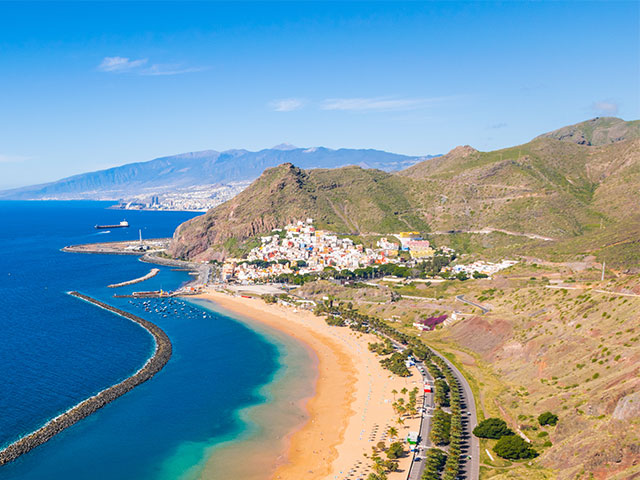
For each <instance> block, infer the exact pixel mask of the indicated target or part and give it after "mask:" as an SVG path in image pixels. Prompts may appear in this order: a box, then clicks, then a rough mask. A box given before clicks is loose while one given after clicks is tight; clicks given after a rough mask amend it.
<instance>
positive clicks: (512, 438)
mask: <svg viewBox="0 0 640 480" xmlns="http://www.w3.org/2000/svg"><path fill="white" fill-rule="evenodd" d="M493 451H494V452H496V453H497V454H498V456H500V457H502V458H507V459H509V460H520V459H523V458H534V457H537V456H538V452H536V451H535V450H534V449H533V448H531V447H530V446H529V444H528V443H527V442H525V441H524V440H523V439H522V437H519V436H518V435H507V436H504V437H502V438H501V439H500V440H498V442H497V443H496V444H495V446H494V447H493Z"/></svg>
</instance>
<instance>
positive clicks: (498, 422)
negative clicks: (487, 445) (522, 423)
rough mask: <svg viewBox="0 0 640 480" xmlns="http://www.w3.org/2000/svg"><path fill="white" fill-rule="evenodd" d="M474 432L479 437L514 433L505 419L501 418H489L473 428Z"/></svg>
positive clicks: (497, 436) (500, 436)
mask: <svg viewBox="0 0 640 480" xmlns="http://www.w3.org/2000/svg"><path fill="white" fill-rule="evenodd" d="M473 434H474V435H475V436H476V437H479V438H502V437H504V436H505V435H513V432H512V431H511V429H510V428H509V427H507V424H506V422H505V421H504V420H502V419H500V418H487V419H486V420H483V421H482V422H480V423H479V424H478V426H477V427H476V428H474V429H473Z"/></svg>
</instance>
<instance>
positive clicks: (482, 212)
mask: <svg viewBox="0 0 640 480" xmlns="http://www.w3.org/2000/svg"><path fill="white" fill-rule="evenodd" d="M600 120H604V119H600ZM609 120H610V119H609ZM614 120H615V119H614ZM585 123H589V122H585ZM600 123H602V121H601V122H600ZM614 123H615V124H616V125H617V123H616V122H614ZM624 123H625V125H627V124H628V125H631V126H633V125H635V124H636V123H637V122H624ZM579 125H582V124H579ZM574 127H575V126H574ZM630 128H631V127H630ZM593 132H600V130H598V129H595V130H593ZM593 132H592V133H593ZM552 133H553V132H552ZM594 134H595V133H594ZM638 198H640V139H635V140H633V139H629V140H620V141H617V142H614V143H607V144H605V145H601V146H589V145H580V144H577V143H574V142H572V141H564V140H558V139H556V138H551V136H540V137H537V138H536V139H534V140H532V141H531V142H529V143H526V144H524V145H518V146H515V147H510V148H505V149H502V150H496V151H493V152H479V151H477V150H475V149H473V148H471V147H468V146H465V147H458V148H456V149H454V150H452V151H451V152H449V153H448V154H447V155H444V156H441V157H438V158H435V159H429V160H426V161H423V162H421V163H418V164H416V165H414V166H412V167H410V168H408V169H406V170H403V171H401V172H398V173H397V174H389V173H385V172H382V171H379V170H368V169H362V168H359V167H345V168H340V169H317V170H308V171H305V170H301V169H299V168H297V167H294V166H293V165H291V164H284V165H281V166H279V167H276V168H272V169H268V170H266V171H265V172H264V174H263V175H262V176H261V177H260V178H259V179H258V180H256V181H255V182H254V183H253V184H252V185H251V186H250V187H249V188H248V189H247V190H245V191H244V192H242V193H241V194H240V195H238V196H237V197H235V198H234V199H232V200H231V201H229V202H227V203H225V204H223V205H220V206H219V207H216V208H215V209H213V210H211V211H210V212H208V213H207V214H206V215H204V216H202V217H198V218H196V219H193V220H191V221H190V222H187V223H186V224H184V225H183V226H181V227H179V229H178V230H177V231H176V234H175V241H174V242H173V245H172V253H173V254H174V255H176V256H179V257H186V258H199V259H210V258H222V257H224V256H228V255H229V254H236V253H238V251H239V249H238V246H240V245H242V244H243V242H246V241H247V240H248V239H251V238H255V236H256V235H260V234H263V233H265V232H268V231H270V230H271V229H273V228H277V227H281V226H283V225H284V224H286V223H287V222H289V221H291V220H299V219H303V218H306V217H312V218H314V220H315V221H316V223H317V225H318V226H319V227H320V228H327V229H330V230H333V231H336V232H340V233H346V234H360V235H362V234H369V233H391V232H398V231H402V230H409V229H410V230H419V231H422V232H427V231H430V232H433V233H434V235H437V236H438V238H440V239H442V238H443V234H445V235H446V234H447V232H451V231H456V232H459V233H465V232H466V233H469V234H470V235H475V236H483V235H481V234H479V233H478V231H486V230H487V229H494V230H498V231H501V232H502V233H504V234H506V235H509V236H508V241H507V242H504V241H501V242H500V246H499V247H500V248H499V251H500V253H501V254H510V255H517V254H523V253H526V254H528V255H539V256H542V257H545V258H553V259H555V260H573V259H575V258H576V257H577V256H578V257H579V256H581V255H582V256H585V255H594V256H595V258H596V259H603V260H607V261H608V262H611V266H612V267H614V268H619V269H621V270H627V269H629V268H631V269H635V268H640V249H639V248H637V246H638V243H637V242H638V240H639V236H638V230H639V227H638V226H639V225H640V212H638V209H637V205H638ZM484 237H486V235H484ZM541 237H544V239H543V238H541ZM444 238H446V237H444ZM442 243H446V240H445V241H442ZM480 243H482V244H484V245H485V248H486V249H487V253H488V254H490V253H491V251H490V250H491V248H492V247H491V245H486V242H480ZM471 244H474V242H471ZM475 244H478V242H475ZM525 245H526V252H524V251H523V250H522V248H523V247H524V246H525ZM496 248H497V247H496Z"/></svg>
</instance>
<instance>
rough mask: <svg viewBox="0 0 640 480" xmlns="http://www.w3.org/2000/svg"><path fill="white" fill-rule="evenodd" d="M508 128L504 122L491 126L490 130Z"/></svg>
mask: <svg viewBox="0 0 640 480" xmlns="http://www.w3.org/2000/svg"><path fill="white" fill-rule="evenodd" d="M506 126H507V124H506V123H504V122H500V123H494V124H493V125H489V127H488V128H490V129H492V130H497V129H499V128H505V127H506Z"/></svg>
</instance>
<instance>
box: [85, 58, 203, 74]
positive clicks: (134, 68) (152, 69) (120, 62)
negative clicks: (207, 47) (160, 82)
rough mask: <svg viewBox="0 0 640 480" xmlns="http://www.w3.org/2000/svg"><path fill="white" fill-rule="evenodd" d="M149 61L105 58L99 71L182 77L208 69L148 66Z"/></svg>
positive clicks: (176, 65) (180, 66)
mask: <svg viewBox="0 0 640 480" xmlns="http://www.w3.org/2000/svg"><path fill="white" fill-rule="evenodd" d="M147 64H148V59H146V58H140V59H137V60H132V59H130V58H127V57H104V58H103V59H102V62H101V63H100V65H98V70H99V71H101V72H110V73H132V74H135V75H147V76H160V75H182V74H185V73H194V72H202V71H204V70H207V69H208V68H207V67H186V66H184V65H182V64H177V63H171V64H163V63H154V64H152V65H149V66H147Z"/></svg>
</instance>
